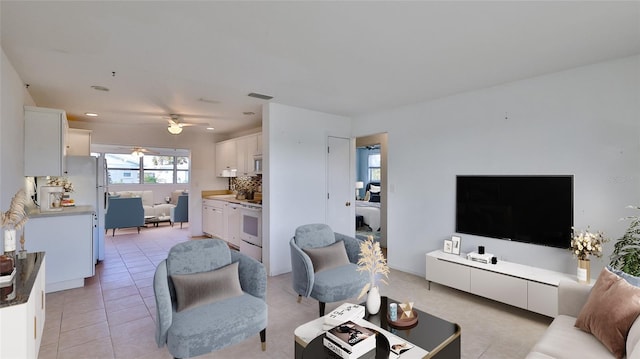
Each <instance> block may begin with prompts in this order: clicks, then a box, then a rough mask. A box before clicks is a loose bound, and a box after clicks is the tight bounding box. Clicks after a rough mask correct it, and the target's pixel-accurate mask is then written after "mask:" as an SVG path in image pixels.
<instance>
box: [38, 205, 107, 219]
mask: <svg viewBox="0 0 640 359" xmlns="http://www.w3.org/2000/svg"><path fill="white" fill-rule="evenodd" d="M93 212H95V209H94V208H93V206H73V207H63V208H62V211H40V208H38V207H33V206H31V207H28V208H27V216H29V218H38V217H55V216H76V215H79V214H90V213H93Z"/></svg>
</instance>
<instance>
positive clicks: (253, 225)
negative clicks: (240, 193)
mask: <svg viewBox="0 0 640 359" xmlns="http://www.w3.org/2000/svg"><path fill="white" fill-rule="evenodd" d="M241 205H242V208H241V209H240V253H243V254H246V255H248V256H250V257H252V258H255V259H256V260H258V261H260V262H262V207H261V206H257V205H253V204H248V203H242V204H241Z"/></svg>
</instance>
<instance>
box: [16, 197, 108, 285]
mask: <svg viewBox="0 0 640 359" xmlns="http://www.w3.org/2000/svg"><path fill="white" fill-rule="evenodd" d="M36 211H37V210H34V211H30V212H29V213H28V214H29V221H28V222H27V224H26V226H25V233H26V235H25V240H26V241H25V248H26V249H27V250H29V251H43V252H46V253H47V263H48V266H47V269H46V287H45V290H46V292H47V293H50V292H56V291H60V290H65V289H71V288H78V287H83V286H84V279H85V278H88V277H92V276H93V275H94V274H95V266H94V260H93V255H94V254H93V216H94V214H93V209H92V207H91V206H78V207H71V208H65V209H64V210H63V211H61V212H47V213H38V212H36ZM34 212H35V213H34Z"/></svg>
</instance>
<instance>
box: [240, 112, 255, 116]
mask: <svg viewBox="0 0 640 359" xmlns="http://www.w3.org/2000/svg"><path fill="white" fill-rule="evenodd" d="M242 114H243V115H247V116H251V115H255V114H256V113H255V112H251V111H245V112H243V113H242Z"/></svg>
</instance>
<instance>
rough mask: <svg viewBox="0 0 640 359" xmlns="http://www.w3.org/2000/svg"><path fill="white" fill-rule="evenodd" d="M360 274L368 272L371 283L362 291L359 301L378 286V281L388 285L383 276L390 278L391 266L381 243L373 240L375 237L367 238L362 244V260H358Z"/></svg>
mask: <svg viewBox="0 0 640 359" xmlns="http://www.w3.org/2000/svg"><path fill="white" fill-rule="evenodd" d="M358 272H368V274H369V283H367V284H366V285H365V286H364V287H363V288H362V290H361V291H360V295H359V296H358V299H360V298H362V296H364V295H365V294H366V293H367V292H368V291H369V289H370V288H373V287H375V286H376V283H377V281H378V280H379V281H381V282H382V283H384V284H388V283H387V281H386V280H384V278H382V276H384V277H386V278H389V266H388V265H387V259H386V258H385V257H384V255H383V254H382V249H380V243H378V242H376V241H374V240H373V236H367V240H366V241H363V242H362V243H360V259H358Z"/></svg>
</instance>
